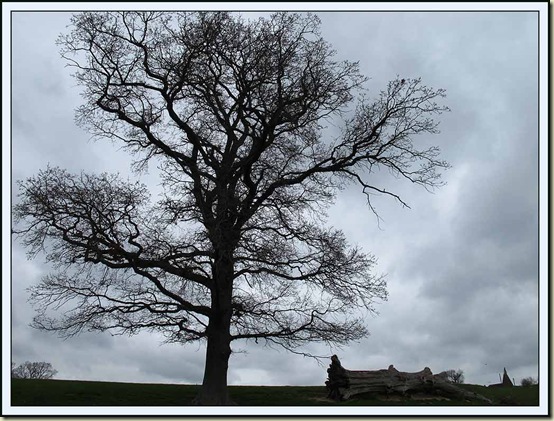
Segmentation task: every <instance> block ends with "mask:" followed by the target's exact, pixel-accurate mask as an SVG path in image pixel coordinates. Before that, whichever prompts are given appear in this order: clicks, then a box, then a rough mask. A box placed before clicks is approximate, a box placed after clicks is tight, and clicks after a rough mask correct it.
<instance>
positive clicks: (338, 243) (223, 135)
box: [14, 12, 448, 405]
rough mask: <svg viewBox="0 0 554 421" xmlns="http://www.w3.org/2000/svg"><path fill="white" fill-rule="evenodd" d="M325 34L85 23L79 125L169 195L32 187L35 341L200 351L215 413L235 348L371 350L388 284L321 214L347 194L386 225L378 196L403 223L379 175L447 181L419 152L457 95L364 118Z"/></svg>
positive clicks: (358, 93)
mask: <svg viewBox="0 0 554 421" xmlns="http://www.w3.org/2000/svg"><path fill="white" fill-rule="evenodd" d="M319 27H320V21H319V19H318V17H317V16H316V15H313V14H299V13H288V12H280V13H275V14H273V15H271V17H269V18H260V19H257V20H248V19H245V18H244V17H241V16H239V15H236V14H231V13H213V12H201V13H197V12H195V13H190V12H84V13H80V14H76V15H74V16H73V17H72V20H71V27H70V28H71V29H70V30H69V32H68V33H67V34H65V35H62V36H60V38H59V45H60V47H61V52H62V56H63V57H64V58H65V59H66V61H67V63H68V64H69V66H71V67H73V68H74V70H75V74H74V77H75V78H76V80H77V81H78V83H79V84H80V85H81V86H82V88H83V90H82V96H83V105H82V106H81V107H80V108H78V109H77V123H78V124H79V125H80V126H81V127H83V128H85V129H86V130H88V131H89V132H90V133H92V134H93V135H94V136H95V137H96V138H101V139H106V138H107V139H111V140H113V141H114V142H115V143H116V144H117V145H120V146H121V145H123V146H124V147H125V148H126V149H127V150H128V151H129V153H130V154H133V155H134V157H135V158H136V161H135V162H134V168H135V170H137V171H141V170H143V169H145V168H146V165H147V164H148V163H151V164H152V165H155V166H157V168H158V170H159V176H160V181H161V186H162V188H163V194H162V195H161V196H160V197H159V198H158V199H157V200H155V201H151V200H150V197H149V193H148V190H147V188H146V186H145V185H143V184H141V183H140V182H132V181H128V180H127V181H126V180H123V179H121V177H119V176H118V175H111V174H86V173H81V174H70V173H68V172H66V171H65V170H63V169H59V168H53V167H48V168H47V169H45V170H42V171H40V172H39V174H38V175H36V176H35V177H31V178H29V179H27V180H24V181H22V182H20V195H19V197H20V200H19V202H18V203H17V204H16V205H15V207H14V216H15V221H16V225H15V232H16V234H17V235H18V236H19V237H20V240H21V241H22V243H23V244H24V245H25V246H26V247H27V248H28V250H29V254H30V256H35V255H36V254H37V253H39V252H44V253H46V257H47V260H48V261H49V262H51V263H52V264H53V265H54V268H55V271H54V272H53V273H51V274H49V275H47V276H45V277H44V278H43V280H42V281H41V283H40V284H38V285H36V286H34V287H33V288H32V289H31V300H32V302H33V303H34V305H35V307H36V308H37V311H38V314H37V316H36V317H35V318H34V321H33V325H34V326H35V327H37V328H40V329H45V330H52V331H57V332H59V333H60V334H61V335H63V336H72V335H76V334H78V333H80V332H82V331H84V330H100V331H105V330H110V331H112V332H115V333H121V334H134V333H137V332H139V331H140V330H145V329H146V330H151V331H160V332H162V333H163V334H164V335H165V338H166V339H167V341H168V342H177V343H186V342H191V341H196V340H205V341H206V366H205V371H204V379H203V383H202V387H201V390H200V392H199V394H198V396H197V398H196V403H198V404H202V405H220V404H229V403H230V402H231V401H230V399H229V395H228V391H227V368H228V361H229V357H230V355H231V343H232V341H235V340H240V339H246V340H255V341H259V340H262V341H265V343H267V344H276V345H280V346H282V347H284V348H285V349H287V350H290V351H293V352H297V353H303V354H308V353H307V352H305V351H303V350H302V348H301V347H302V345H303V344H306V343H309V342H312V341H319V342H324V343H327V344H330V345H331V344H346V343H348V342H349V341H352V340H357V339H360V338H362V337H363V336H365V335H366V334H367V330H366V327H365V325H364V322H363V317H362V314H361V313H360V312H358V311H357V310H359V309H361V310H364V309H365V310H367V311H370V312H371V311H373V310H374V307H373V303H374V302H375V301H378V300H384V299H386V285H385V280H384V278H383V277H382V276H377V275H374V274H373V273H372V269H373V267H374V265H375V262H376V260H375V257H374V256H373V255H371V254H367V253H365V252H364V251H362V250H360V249H359V248H357V247H355V246H352V245H350V244H349V243H348V241H347V239H346V238H345V235H344V234H343V233H342V232H341V231H340V230H337V229H333V228H332V227H328V226H326V216H325V210H326V209H327V208H328V206H329V205H330V204H331V203H332V201H333V199H334V197H335V194H336V193H337V191H338V190H339V189H341V188H343V187H345V186H346V185H348V184H350V183H354V184H357V185H359V186H360V189H361V190H362V192H363V193H364V194H365V195H366V196H367V199H368V200H367V203H368V205H369V208H370V209H371V210H373V211H374V208H373V206H372V202H371V199H372V196H373V194H380V195H389V196H392V197H393V198H395V199H396V200H398V201H399V202H400V203H401V204H402V205H404V206H407V205H406V203H404V201H403V200H402V199H401V198H400V197H399V196H398V195H396V194H394V193H393V192H390V191H387V190H385V188H384V187H383V186H380V185H375V183H373V182H372V177H371V176H372V173H374V171H375V170H376V169H382V168H386V169H388V170H390V171H391V172H392V173H393V174H394V175H395V176H397V177H400V178H406V179H408V180H410V181H411V182H413V183H415V184H419V185H422V186H424V187H425V188H427V189H430V188H433V187H436V186H439V185H441V180H440V172H441V171H440V170H442V169H445V168H447V167H448V164H447V163H445V162H444V161H442V160H440V159H439V149H438V148H436V147H422V148H418V147H417V146H416V145H415V143H414V142H415V139H414V137H415V136H416V135H420V134H433V133H436V132H437V122H436V121H435V120H434V119H433V118H434V117H435V116H436V115H438V114H440V113H442V112H444V111H446V110H447V107H445V106H442V105H440V104H438V103H437V102H436V101H438V100H440V99H441V98H442V97H443V96H444V91H443V90H441V89H438V90H436V89H431V88H428V87H426V86H424V85H423V84H422V83H421V81H420V80H419V79H408V78H402V79H401V78H400V77H397V78H396V79H394V80H392V81H391V82H390V83H389V84H388V85H387V86H386V88H385V89H384V90H383V91H382V92H381V93H380V94H379V95H378V97H377V98H376V99H375V100H374V101H369V100H368V99H367V98H366V96H365V95H364V91H363V86H364V83H365V82H366V80H367V79H366V78H365V77H364V76H362V75H361V74H360V73H359V70H358V66H357V63H354V62H350V61H336V60H335V59H334V55H335V52H334V51H333V49H332V48H331V46H330V45H329V44H328V43H327V42H326V41H324V40H323V39H322V38H321V35H320V30H319ZM331 124H332V125H334V126H337V125H339V124H340V128H341V132H340V134H338V135H331V134H330V132H329V131H326V130H325V126H326V125H331ZM75 147H78V145H75Z"/></svg>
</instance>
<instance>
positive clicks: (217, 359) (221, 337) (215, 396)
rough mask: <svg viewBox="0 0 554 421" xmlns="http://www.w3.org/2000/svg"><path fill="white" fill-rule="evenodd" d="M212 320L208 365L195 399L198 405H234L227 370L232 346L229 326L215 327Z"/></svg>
mask: <svg viewBox="0 0 554 421" xmlns="http://www.w3.org/2000/svg"><path fill="white" fill-rule="evenodd" d="M214 327H215V326H212V322H211V321H210V326H209V327H208V330H209V331H210V333H209V334H208V344H207V347H206V365H205V368H204V379H203V381H202V387H201V389H200V392H199V393H198V395H197V396H196V398H195V399H194V403H195V404H196V405H209V406H216V405H232V404H233V403H232V401H231V398H230V397H229V390H228V388H227V370H228V367H229V357H230V355H231V346H230V340H229V327H228V326H227V328H226V329H225V328H214Z"/></svg>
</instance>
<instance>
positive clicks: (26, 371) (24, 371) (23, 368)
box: [12, 361, 58, 379]
mask: <svg viewBox="0 0 554 421" xmlns="http://www.w3.org/2000/svg"><path fill="white" fill-rule="evenodd" d="M57 373H58V372H57V370H54V368H53V367H52V364H50V363H46V362H42V361H41V362H29V361H25V362H24V363H23V364H21V365H19V366H17V367H16V365H15V363H13V362H12V378H14V379H51V378H52V377H54V376H55V375H56V374H57Z"/></svg>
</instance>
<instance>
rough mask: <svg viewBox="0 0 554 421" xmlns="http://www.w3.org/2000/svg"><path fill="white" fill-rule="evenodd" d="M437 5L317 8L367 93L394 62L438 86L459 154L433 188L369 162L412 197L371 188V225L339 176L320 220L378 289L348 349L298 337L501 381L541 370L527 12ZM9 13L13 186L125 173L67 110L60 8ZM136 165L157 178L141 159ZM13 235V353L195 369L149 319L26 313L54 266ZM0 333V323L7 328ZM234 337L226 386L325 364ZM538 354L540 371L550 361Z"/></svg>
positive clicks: (370, 356)
mask: <svg viewBox="0 0 554 421" xmlns="http://www.w3.org/2000/svg"><path fill="white" fill-rule="evenodd" d="M445 8H446V11H444V12H399V11H395V12H348V13H345V12H341V13H339V12H325V13H319V16H320V17H321V20H322V31H323V35H324V37H325V38H326V39H327V40H328V41H329V42H330V43H331V44H332V45H333V46H334V47H335V48H336V50H337V51H338V56H339V57H340V58H344V59H350V60H359V62H360V68H361V71H362V73H363V74H365V75H367V76H369V77H370V81H369V82H368V85H367V87H368V89H369V93H370V95H375V94H377V93H378V92H379V90H380V89H383V88H384V87H385V85H386V83H387V81H388V80H390V79H393V78H395V77H396V75H400V76H401V77H406V78H407V77H410V78H411V77H421V78H422V80H423V82H424V83H425V84H427V85H429V86H433V87H435V88H444V89H446V91H447V99H446V104H447V105H448V106H449V107H450V108H451V110H452V111H451V112H450V113H447V114H444V115H442V116H441V117H440V121H441V125H440V129H441V133H440V134H439V135H434V136H432V137H431V138H429V139H427V138H426V139H421V140H422V141H425V142H426V143H435V144H437V145H439V146H440V148H441V150H442V157H443V158H444V159H446V160H447V161H448V162H449V163H450V164H451V165H452V168H451V169H450V170H449V171H447V172H446V173H445V174H444V179H445V181H446V182H447V183H448V184H447V185H446V186H445V187H443V188H441V189H439V190H436V191H435V192H433V193H428V192H427V191H425V190H424V189H423V188H420V187H417V186H415V185H410V184H409V183H406V182H399V181H397V180H395V179H394V178H392V176H391V177H390V178H383V177H382V176H380V180H382V181H383V182H384V183H385V184H384V186H385V187H386V188H387V190H390V191H395V192H397V193H399V194H400V195H401V196H402V198H403V199H404V200H405V201H406V202H407V203H408V204H409V205H410V207H411V209H406V208H402V207H401V206H400V205H399V204H398V203H397V202H394V201H393V200H392V199H390V198H387V197H380V198H377V199H376V200H377V201H376V202H375V205H376V208H377V211H378V212H379V214H380V216H381V218H382V221H380V222H379V223H378V221H377V220H376V218H375V216H374V215H373V214H372V213H371V211H370V210H369V209H368V208H367V206H366V205H365V198H364V196H363V194H361V193H360V191H359V189H357V188H355V187H352V188H351V189H347V190H345V191H343V192H341V194H340V195H339V196H338V198H337V201H336V205H335V206H333V207H332V208H331V209H330V210H329V215H330V218H329V224H331V225H334V226H335V227H338V228H341V229H342V230H343V231H344V232H345V233H346V235H347V237H348V239H349V240H350V242H351V243H353V244H358V245H360V246H362V247H363V248H364V250H366V251H368V252H371V253H373V254H375V255H376V256H377V257H378V259H379V263H378V266H377V268H376V271H377V272H379V273H386V274H387V282H388V291H389V300H388V301H387V302H384V303H382V304H379V305H378V307H377V310H378V311H379V315H378V316H376V317H373V316H370V317H368V318H367V325H368V328H369V331H370V332H371V335H370V336H369V337H367V338H366V339H364V340H361V341H360V342H358V343H354V344H351V345H349V346H346V347H344V348H342V349H328V348H325V347H323V348H321V347H319V346H317V345H313V346H310V347H307V348H306V350H310V351H315V352H317V353H319V354H329V355H330V354H332V353H336V354H337V355H338V356H339V358H340V359H341V361H342V364H343V365H344V366H345V367H346V368H349V369H381V368H386V367H388V366H389V365H390V364H394V366H395V367H396V368H397V369H399V370H401V371H419V370H421V369H423V368H424V367H425V366H428V367H430V368H431V370H432V371H433V372H434V373H438V372H440V371H443V370H447V369H462V370H463V371H464V374H465V379H466V382H467V383H475V384H482V385H487V384H491V383H497V382H498V381H499V373H501V372H502V370H503V368H504V367H506V369H507V370H508V373H509V375H510V376H511V377H513V378H515V381H516V383H518V384H519V382H520V381H521V379H522V378H524V377H529V376H532V377H537V376H538V375H539V336H540V335H539V332H540V330H539V320H540V317H539V299H540V295H539V285H540V282H543V283H544V282H546V279H540V276H539V251H540V248H539V200H538V199H539V146H540V144H541V143H540V142H539V119H538V115H539V79H538V74H539V73H538V69H539V60H538V57H539V56H538V47H539V43H538V36H537V34H538V15H537V13H531V12H500V11H489V12H487V11H481V12H456V11H451V10H448V9H449V8H448V7H445ZM11 17H12V25H13V26H12V33H11V36H12V38H11V41H12V50H11V53H12V57H11V58H12V62H11V63H12V67H11V71H12V74H11V77H12V85H11V87H12V92H11V94H12V96H11V119H12V126H11V128H12V131H11V153H12V155H11V157H12V162H11V177H12V188H13V189H14V190H13V192H12V200H17V198H16V195H17V189H16V186H15V184H14V182H15V180H20V179H23V178H26V177H29V176H32V175H34V174H36V173H37V172H38V171H39V170H40V169H43V168H45V167H46V166H47V165H48V164H49V165H51V166H60V167H62V168H67V169H68V170H69V171H72V172H78V171H81V170H85V171H90V172H101V171H110V172H118V171H119V172H121V173H123V174H127V173H129V168H128V164H129V162H130V158H129V157H128V156H127V155H126V154H125V153H124V152H122V151H119V150H117V147H116V146H113V145H112V144H111V143H109V142H102V141H99V142H95V143H93V142H91V141H89V140H88V139H89V135H88V134H87V133H85V132H83V131H82V130H81V129H79V128H77V127H76V126H75V124H74V121H73V116H74V110H75V108H76V107H77V106H78V105H79V104H80V101H81V98H80V96H79V87H77V86H76V84H75V82H74V80H73V79H72V78H71V76H70V70H69V69H68V68H66V67H64V65H65V63H64V61H63V60H62V59H61V58H60V56H59V53H58V47H57V46H56V45H55V39H56V37H57V36H58V35H59V34H60V33H62V32H64V31H65V26H66V25H67V24H68V22H69V17H70V14H69V13H60V12H34V13H31V12H17V13H16V12H14V13H12V15H11ZM4 92H5V91H4ZM544 92H546V90H544ZM5 94H6V93H5ZM545 127H546V126H545V125H543V126H542V127H541V130H543V134H542V136H543V139H544V138H545V136H546V134H545V130H546V128H545ZM7 141H8V139H7V138H4V142H7ZM543 146H544V145H543ZM543 153H544V152H543ZM544 171H545V169H543V172H544ZM144 180H145V181H146V182H148V183H152V184H153V185H156V179H155V177H153V176H152V175H150V176H147V177H145V179H144ZM545 181H546V180H545V179H543V180H542V183H543V184H542V185H541V189H543V188H544V182H545ZM8 199H9V198H8V197H6V191H4V195H3V201H6V200H8ZM4 209H5V208H4ZM5 228H6V227H4V229H3V232H4V233H5V232H6V231H7V230H6V229H5ZM543 232H546V231H543ZM5 235H7V234H5ZM11 245H12V249H11V252H12V256H11V259H12V262H11V263H12V265H11V269H12V272H11V296H12V307H11V310H12V311H11V316H12V319H11V339H12V341H11V345H12V348H11V351H12V357H11V359H12V361H14V362H16V363H21V362H24V361H26V360H29V361H48V362H51V363H52V365H53V366H54V368H55V369H57V370H58V375H57V378H60V379H80V380H108V381H123V382H163V383H201V381H202V374H203V368H204V357H205V356H204V347H203V346H202V345H199V344H193V345H188V346H177V345H161V346H160V342H161V338H160V337H157V336H154V335H151V334H140V335H138V336H134V337H131V338H128V337H122V336H111V335H110V334H109V333H97V334H96V333H89V334H83V335H81V336H79V337H76V338H72V339H68V340H62V339H59V338H57V337H56V336H55V335H52V334H48V333H44V332H40V331H37V330H34V329H31V328H30V327H29V326H28V325H29V323H30V322H31V319H32V316H33V309H32V307H31V306H30V304H29V303H28V302H27V299H28V292H27V291H26V288H27V287H29V286H30V285H33V284H36V283H37V282H39V280H40V278H41V277H42V276H44V275H46V274H47V273H48V267H47V265H46V264H45V262H44V259H43V258H41V256H39V257H38V258H36V259H35V260H32V261H28V260H27V259H26V255H25V250H24V249H23V248H22V247H21V245H20V244H19V243H18V242H17V241H13V242H12V243H11ZM541 253H544V250H543V251H541ZM543 256H544V254H543ZM545 258H546V257H545ZM4 263H6V262H5V261H4ZM3 279H4V287H6V284H7V283H8V278H7V277H4V278H3ZM4 291H6V290H4ZM8 294H9V290H8ZM545 302H546V301H545V299H543V304H541V306H543V307H544V303H545ZM545 321H546V320H541V323H544V322H545ZM4 327H5V326H4ZM541 329H543V331H544V325H542V327H541ZM4 335H5V336H4V339H9V331H8V332H6V329H4ZM541 340H542V341H543V343H544V341H546V337H541ZM234 350H235V351H244V352H237V353H236V354H234V355H232V357H231V360H230V370H229V383H230V384H265V385H323V384H324V382H325V379H326V368H327V365H326V364H327V362H325V365H324V366H321V365H318V363H317V362H316V361H314V360H311V359H306V358H302V357H299V356H295V355H291V354H289V353H287V352H285V351H284V350H271V349H268V348H264V347H261V346H259V347H257V346H255V345H251V344H248V345H245V344H241V343H236V344H234ZM3 361H4V363H6V364H7V362H6V361H5V360H3ZM540 363H541V370H544V365H543V364H545V363H546V361H541V362H540ZM6 364H4V365H6Z"/></svg>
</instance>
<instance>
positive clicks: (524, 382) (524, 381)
mask: <svg viewBox="0 0 554 421" xmlns="http://www.w3.org/2000/svg"><path fill="white" fill-rule="evenodd" d="M536 384H539V382H538V381H537V379H535V378H533V377H525V378H524V379H521V385H522V386H524V387H528V386H533V385H536Z"/></svg>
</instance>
